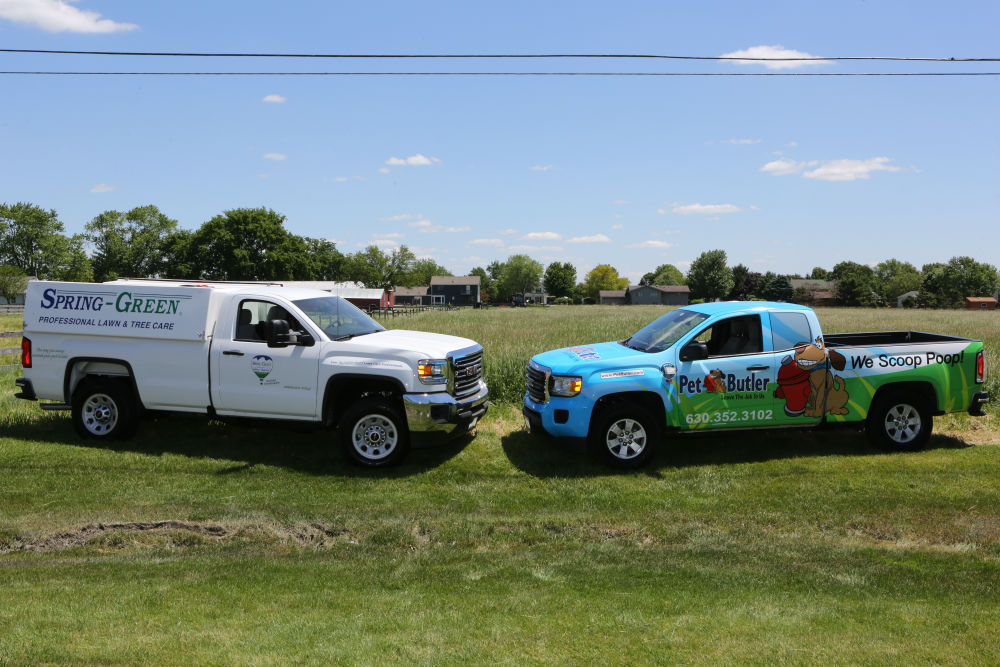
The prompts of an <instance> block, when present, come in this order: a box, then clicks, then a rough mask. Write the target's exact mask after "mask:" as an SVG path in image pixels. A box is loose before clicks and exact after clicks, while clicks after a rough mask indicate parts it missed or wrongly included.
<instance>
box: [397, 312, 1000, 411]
mask: <svg viewBox="0 0 1000 667" xmlns="http://www.w3.org/2000/svg"><path fill="white" fill-rule="evenodd" d="M669 310H670V309H669V308H663V307H659V306H554V307H551V308H497V309H488V310H469V309H466V310H459V311H427V312H424V313H418V314H414V315H411V316H408V317H402V318H392V319H388V320H384V321H383V324H385V326H387V327H389V328H392V329H419V330H421V331H433V332H436V333H445V334H451V335H455V336H464V337H466V338H471V339H473V340H475V341H476V342H478V343H480V344H481V345H482V346H483V348H484V350H485V369H484V377H485V380H486V384H487V385H489V388H490V394H491V396H492V398H493V400H495V401H499V402H503V403H511V404H517V403H519V402H520V401H521V398H522V396H523V395H524V372H525V366H526V365H527V363H528V360H529V359H531V357H532V356H534V355H536V354H538V353H539V352H544V351H546V350H551V349H554V348H559V347H568V346H570V345H583V344H586V343H598V342H602V341H611V340H621V339H622V338H625V337H627V336H629V335H631V334H633V333H635V332H636V331H637V330H638V329H639V328H641V327H643V326H645V325H646V324H648V323H649V322H651V321H653V320H654V319H656V318H657V317H659V316H660V315H663V314H664V313H667V312H669ZM816 314H817V316H818V317H819V320H820V324H821V325H822V327H823V330H824V331H825V332H827V333H844V332H850V331H888V330H914V331H929V332H934V333H943V334H950V335H954V336H964V337H967V338H975V339H978V340H982V341H983V342H984V343H985V344H986V365H987V368H993V369H998V372H993V373H989V372H987V385H986V386H987V390H988V391H990V392H991V393H992V394H993V395H997V393H996V392H997V390H998V389H1000V366H998V364H1000V312H996V311H993V312H984V311H965V310H931V311H927V310H899V309H891V310H890V309H885V310H875V309H870V308H818V309H817V310H816Z"/></svg>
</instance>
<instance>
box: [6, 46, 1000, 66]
mask: <svg viewBox="0 0 1000 667" xmlns="http://www.w3.org/2000/svg"><path fill="white" fill-rule="evenodd" d="M0 53H36V54H49V55H52V54H57V55H80V56H154V57H174V58H177V57H180V58H339V59H354V58H357V59H362V58H368V59H395V58H399V59H417V58H420V59H434V58H437V59H463V58H483V59H490V58H493V59H500V58H521V59H545V58H591V59H602V58H603V59H615V58H617V59H651V60H714V61H736V62H746V61H751V62H824V61H832V60H875V61H900V62H956V63H959V62H961V63H981V62H1000V58H950V57H949V58H914V57H902V56H789V57H766V58H765V57H755V56H675V55H659V54H650V53H493V54H486V53H197V52H184V51H71V50H55V49H0Z"/></svg>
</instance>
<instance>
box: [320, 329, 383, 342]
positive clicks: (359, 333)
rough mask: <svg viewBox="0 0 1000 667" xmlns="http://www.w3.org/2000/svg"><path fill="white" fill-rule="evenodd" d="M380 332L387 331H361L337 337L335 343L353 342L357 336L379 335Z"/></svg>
mask: <svg viewBox="0 0 1000 667" xmlns="http://www.w3.org/2000/svg"><path fill="white" fill-rule="evenodd" d="M379 331H385V329H372V330H371V331H359V332H357V333H349V334H344V335H343V336H337V337H336V338H334V339H333V340H334V341H342V340H351V339H352V338H354V337H356V336H367V335H368V334H373V333H378V332H379Z"/></svg>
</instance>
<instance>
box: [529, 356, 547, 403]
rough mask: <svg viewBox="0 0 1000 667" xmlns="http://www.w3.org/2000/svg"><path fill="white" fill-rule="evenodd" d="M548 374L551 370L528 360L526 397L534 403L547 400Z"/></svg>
mask: <svg viewBox="0 0 1000 667" xmlns="http://www.w3.org/2000/svg"><path fill="white" fill-rule="evenodd" d="M549 375H551V372H550V371H549V369H547V368H545V366H541V365H539V364H536V363H535V362H533V361H532V362H530V363H529V364H528V373H527V376H526V379H527V381H528V397H529V398H530V399H531V400H533V401H534V402H535V403H548V402H549Z"/></svg>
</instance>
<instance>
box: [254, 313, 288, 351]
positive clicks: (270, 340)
mask: <svg viewBox="0 0 1000 667" xmlns="http://www.w3.org/2000/svg"><path fill="white" fill-rule="evenodd" d="M260 324H261V327H262V328H263V332H262V333H263V334H264V340H266V341H267V346H268V347H288V339H289V335H288V322H287V321H286V320H264V321H263V322H261V323H260Z"/></svg>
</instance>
